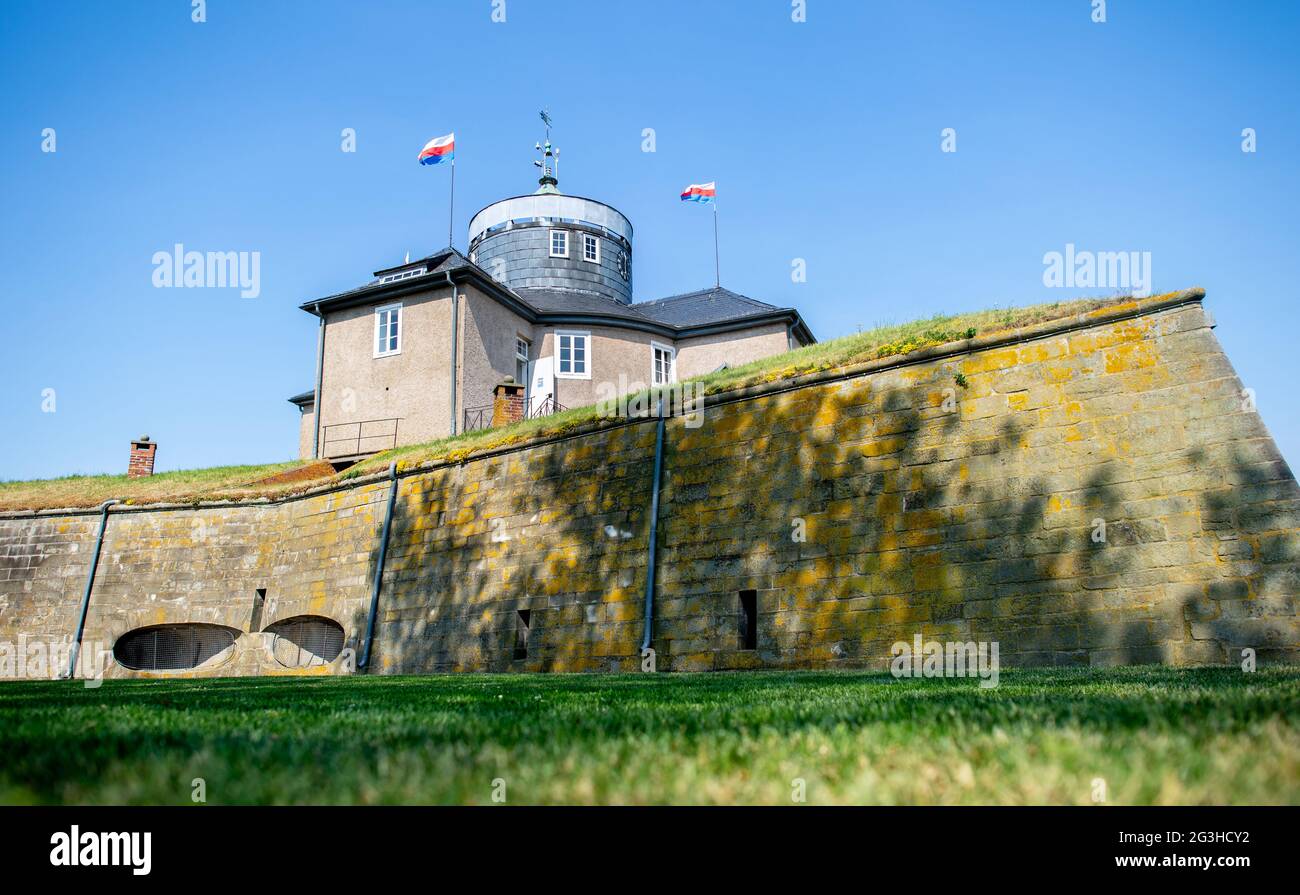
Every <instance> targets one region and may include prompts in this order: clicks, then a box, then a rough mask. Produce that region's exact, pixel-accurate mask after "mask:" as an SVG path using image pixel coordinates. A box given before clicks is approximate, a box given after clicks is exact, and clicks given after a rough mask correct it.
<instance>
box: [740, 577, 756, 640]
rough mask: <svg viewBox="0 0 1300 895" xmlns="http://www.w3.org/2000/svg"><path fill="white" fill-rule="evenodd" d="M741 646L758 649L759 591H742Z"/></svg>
mask: <svg viewBox="0 0 1300 895" xmlns="http://www.w3.org/2000/svg"><path fill="white" fill-rule="evenodd" d="M739 602H740V648H741V649H746V650H748V649H758V591H756V590H742V591H741V592H740V600H739Z"/></svg>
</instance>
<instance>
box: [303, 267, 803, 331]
mask: <svg viewBox="0 0 1300 895" xmlns="http://www.w3.org/2000/svg"><path fill="white" fill-rule="evenodd" d="M419 264H424V265H425V267H426V268H427V271H426V273H424V274H421V275H419V276H415V277H410V278H408V279H404V280H398V281H396V282H391V283H381V282H380V278H382V277H383V276H384V275H386V274H390V273H395V272H397V271H401V270H405V269H407V268H410V267H413V266H417V265H419ZM448 274H450V275H451V278H452V280H453V282H457V283H461V282H465V281H472V282H474V283H475V285H477V286H478V287H479V288H480V289H482V290H483V291H484V292H486V293H487V294H488V295H490V296H492V297H493V298H495V299H497V300H498V301H500V302H501V303H502V304H504V305H506V306H507V307H509V308H510V309H511V310H513V311H515V312H516V313H518V314H519V315H520V316H522V317H523V318H524V319H525V320H528V321H529V322H530V323H555V324H569V323H587V324H597V325H599V324H601V323H605V324H607V325H610V326H626V327H630V328H632V329H640V330H647V331H650V332H654V333H658V334H660V335H663V336H667V337H669V338H686V337H689V336H693V335H705V334H708V333H712V332H727V331H729V330H736V329H745V328H747V327H750V326H757V325H759V324H762V323H769V322H770V323H776V322H781V321H784V322H786V323H787V324H788V325H789V326H790V328H791V329H792V330H793V331H794V334H795V337H796V338H797V339H798V340H799V341H800V342H801V343H803V344H809V343H812V342H815V341H817V339H816V338H815V337H814V336H813V334H812V331H811V330H809V329H808V326H807V324H805V323H804V321H803V318H802V317H800V316H799V312H798V311H797V310H795V309H794V308H780V307H777V306H776V305H770V304H767V303H766V302H761V301H756V300H755V299H752V298H749V297H747V296H744V295H740V294H739V293H736V292H732V291H731V290H730V289H723V288H720V287H714V288H712V289H702V290H699V291H696V292H686V293H683V294H681V295H672V296H669V297H667V298H660V299H655V300H654V301H644V302H636V303H634V304H630V305H625V304H622V303H621V302H617V301H614V300H613V299H609V298H604V297H602V296H599V295H593V294H591V293H588V292H576V291H568V290H561V289H522V288H521V289H510V288H509V287H507V286H504V285H502V284H501V283H498V282H497V281H496V280H494V279H492V276H491V275H490V274H489V273H488V272H487V271H485V270H483V269H482V268H481V267H479V266H478V265H477V264H475V263H474V262H472V261H470V260H469V259H468V258H466V257H465V256H464V255H462V254H461V253H460V252H458V251H457V250H456V249H454V248H445V249H442V250H440V251H437V252H434V253H433V254H432V255H429V256H427V257H425V258H421V259H419V260H417V261H412V262H410V263H409V264H401V265H399V266H397V267H390V268H385V269H384V270H377V271H375V274H374V275H375V279H374V280H372V281H371V282H369V283H367V284H365V285H364V286H358V287H357V288H355V289H349V290H348V291H346V292H339V293H337V294H335V295H330V296H327V297H325V298H322V299H318V300H316V301H308V302H304V303H303V304H301V305H299V307H301V308H302V309H303V310H304V311H308V312H310V313H312V314H318V313H319V312H321V311H332V310H337V309H340V308H347V307H354V306H356V305H361V304H369V303H370V302H373V301H376V300H379V299H386V298H392V297H396V296H399V295H406V294H409V293H412V292H422V291H424V290H426V289H429V288H431V287H432V288H436V286H437V283H438V282H439V281H444V282H445V280H446V278H447V275H448Z"/></svg>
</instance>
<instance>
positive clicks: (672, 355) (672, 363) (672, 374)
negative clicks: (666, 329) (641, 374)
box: [650, 341, 677, 385]
mask: <svg viewBox="0 0 1300 895" xmlns="http://www.w3.org/2000/svg"><path fill="white" fill-rule="evenodd" d="M656 351H665V352H667V353H668V381H667V382H655V352H656ZM676 381H677V349H676V348H674V347H673V346H671V345H665V344H664V343H663V342H654V341H652V342H651V343H650V384H651V385H672V384H673V383H674V382H676Z"/></svg>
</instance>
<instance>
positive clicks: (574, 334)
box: [555, 329, 591, 379]
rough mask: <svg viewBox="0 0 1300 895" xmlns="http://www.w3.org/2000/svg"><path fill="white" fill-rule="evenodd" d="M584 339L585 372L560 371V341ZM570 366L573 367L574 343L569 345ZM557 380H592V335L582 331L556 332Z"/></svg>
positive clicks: (564, 330) (567, 330) (565, 330)
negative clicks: (564, 339)
mask: <svg viewBox="0 0 1300 895" xmlns="http://www.w3.org/2000/svg"><path fill="white" fill-rule="evenodd" d="M565 337H567V338H569V339H582V354H583V366H584V369H583V372H581V373H572V372H570V373H565V372H564V371H563V370H561V369H560V364H561V363H562V361H561V360H560V341H561V340H562V339H563V338H565ZM569 366H570V367H572V366H573V343H572V342H570V343H569ZM555 378H556V379H590V378H591V333H590V332H583V331H582V330H574V329H563V330H556V331H555Z"/></svg>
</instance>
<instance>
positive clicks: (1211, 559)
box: [350, 364, 1300, 672]
mask: <svg viewBox="0 0 1300 895" xmlns="http://www.w3.org/2000/svg"><path fill="white" fill-rule="evenodd" d="M912 375H913V376H914V377H915V381H914V383H913V384H911V385H908V386H906V387H894V388H885V389H881V390H877V389H878V388H879V383H877V382H869V381H866V380H852V381H850V382H848V383H840V384H838V385H828V386H820V387H812V388H806V389H803V390H801V391H799V392H798V393H787V394H785V395H777V396H769V397H765V398H761V399H758V400H756V401H755V402H750V403H746V404H729V405H725V406H720V407H712V408H710V409H709V410H708V412H707V418H706V422H705V424H704V426H703V427H702V428H701V429H699V430H694V431H692V430H689V429H686V428H685V427H684V426H683V424H682V421H681V420H680V419H674V420H670V421H669V423H668V426H667V443H666V450H665V464H664V470H665V471H664V479H663V488H664V492H663V498H662V503H661V508H660V538H661V547H660V552H659V565H658V575H659V578H660V585H659V587H658V588H657V589H656V597H655V601H656V626H655V638H654V646H655V648H656V650H657V651H658V653H659V667H660V670H691V669H699V670H708V669H720V668H741V667H758V666H774V665H775V666H781V667H809V666H836V665H845V666H869V667H881V668H883V667H886V666H887V664H888V660H889V655H890V654H889V647H890V645H891V644H892V643H893V642H895V641H898V640H904V641H910V640H911V636H912V634H914V633H921V634H923V636H924V637H926V638H927V639H939V640H944V639H950V640H961V641H967V640H976V641H992V640H996V641H999V643H1000V648H1001V660H1002V662H1003V664H1004V665H1051V664H1056V665H1088V664H1094V665H1096V664H1101V665H1115V664H1134V663H1147V662H1177V663H1179V664H1193V663H1222V662H1226V661H1232V657H1231V656H1230V655H1229V653H1228V651H1229V649H1236V648H1238V647H1240V646H1245V645H1250V646H1255V647H1257V648H1263V647H1271V648H1273V652H1272V653H1270V654H1269V655H1276V656H1279V657H1289V658H1292V659H1294V658H1295V651H1294V643H1293V642H1292V640H1293V638H1292V635H1291V633H1290V632H1289V631H1288V630H1287V629H1286V628H1285V627H1284V626H1283V625H1272V626H1270V625H1271V623H1270V622H1269V621H1268V620H1267V618H1266V616H1270V615H1288V614H1289V615H1290V616H1292V617H1294V615H1295V596H1294V594H1295V593H1296V591H1297V589H1298V588H1297V583H1298V581H1297V579H1298V577H1300V576H1298V575H1297V569H1296V566H1295V563H1296V562H1297V560H1298V559H1300V557H1297V556H1296V548H1295V542H1294V538H1293V536H1291V535H1285V534H1282V535H1278V536H1277V537H1270V536H1269V535H1268V534H1267V532H1269V531H1273V530H1285V529H1287V528H1288V527H1289V528H1291V529H1294V528H1295V527H1296V525H1297V522H1296V519H1295V516H1296V514H1297V512H1298V511H1297V509H1296V507H1295V501H1296V497H1297V491H1296V484H1295V481H1294V479H1293V478H1291V477H1290V472H1289V470H1287V469H1286V466H1285V463H1284V462H1282V461H1281V458H1280V457H1276V459H1267V458H1266V461H1265V462H1261V461H1260V460H1259V459H1258V458H1252V457H1250V456H1247V455H1245V454H1242V453H1238V454H1237V455H1236V456H1234V459H1233V462H1232V463H1231V464H1230V466H1229V467H1228V468H1225V469H1219V470H1214V469H1206V468H1205V466H1206V464H1207V463H1208V462H1209V461H1208V460H1207V457H1206V454H1205V452H1204V451H1203V450H1200V449H1189V450H1186V451H1173V452H1170V453H1172V454H1179V455H1182V454H1185V455H1186V457H1187V459H1188V460H1189V461H1190V464H1191V466H1192V467H1197V468H1200V469H1201V471H1202V473H1204V474H1211V475H1222V476H1223V481H1224V487H1222V488H1220V489H1215V490H1211V491H1208V492H1203V493H1200V494H1196V493H1194V492H1190V491H1189V492H1173V491H1171V492H1170V493H1168V494H1165V493H1164V490H1163V488H1164V486H1163V485H1160V486H1158V487H1157V488H1156V491H1155V492H1153V493H1152V494H1151V495H1150V498H1142V499H1138V498H1137V497H1136V496H1135V494H1136V493H1137V492H1135V491H1134V487H1135V486H1136V485H1137V484H1139V483H1142V482H1148V481H1153V480H1154V479H1156V478H1160V477H1159V476H1156V475H1154V474H1151V475H1148V474H1147V473H1146V472H1145V470H1144V468H1143V465H1144V464H1145V463H1147V462H1148V460H1149V459H1150V458H1149V457H1148V456H1146V455H1140V456H1137V457H1134V458H1126V457H1124V456H1122V455H1120V454H1112V455H1107V454H1106V453H1105V452H1103V451H1102V450H1101V447H1100V438H1099V436H1098V430H1096V429H1094V436H1095V437H1094V439H1093V440H1092V443H1088V442H1087V441H1086V440H1085V443H1084V444H1082V445H1080V446H1079V447H1078V448H1074V449H1070V448H1067V447H1066V446H1061V447H1060V448H1059V449H1056V450H1055V456H1056V457H1057V458H1058V459H1059V463H1058V464H1057V465H1056V466H1055V467H1053V468H1047V469H1043V468H1041V465H1035V463H1033V462H1029V461H1026V459H1025V458H1026V457H1027V456H1029V455H1030V452H1031V450H1030V449H1031V441H1032V439H1033V437H1034V434H1035V432H1041V431H1042V430H1041V429H1039V428H1038V427H1036V426H1027V425H1025V424H1024V423H1022V422H1021V420H1022V419H1027V418H1031V417H1033V414H1032V413H1028V414H1025V413H1019V414H1012V415H1010V416H1007V415H1006V414H1005V413H1004V414H1003V415H1002V417H1003V418H1001V419H995V418H994V417H993V416H990V415H985V416H984V417H971V416H968V415H966V409H967V408H965V407H964V406H962V405H963V402H964V401H965V400H966V399H965V398H962V397H961V396H960V395H959V400H958V404H959V409H958V410H957V411H955V412H946V413H945V412H942V411H941V410H940V409H939V408H938V407H937V403H936V401H935V399H934V395H935V394H936V391H937V390H938V389H941V388H942V387H943V386H944V385H945V384H950V383H951V382H952V381H953V380H952V368H950V367H948V366H947V365H943V364H936V365H934V366H933V367H932V368H930V369H928V370H926V371H924V372H923V373H922V374H915V373H914V374H912ZM1098 425H1099V424H1098ZM1260 429H1262V425H1261V426H1260ZM985 430H987V431H988V435H987V436H986V437H979V436H980V435H981V433H983V432H984V431H985ZM653 433H654V421H653V420H647V421H644V422H639V423H636V424H633V425H630V426H626V427H623V428H619V429H615V430H612V431H607V432H604V433H598V434H595V435H588V436H583V437H580V438H576V439H572V440H569V441H563V442H559V443H556V444H552V445H548V446H544V447H539V448H534V449H531V450H529V451H525V452H519V453H515V454H510V455H506V456H502V457H495V458H490V459H486V460H473V461H470V462H469V463H468V464H466V465H464V466H454V467H448V468H445V469H442V470H438V471H435V472H433V473H430V474H429V475H428V476H427V477H412V478H406V479H402V480H401V490H400V491H399V497H398V500H397V504H396V507H395V510H394V518H393V532H392V541H391V546H390V553H389V557H388V563H387V568H386V571H385V575H384V587H383V592H382V593H381V596H380V603H379V613H378V623H377V627H376V640H375V647H374V659H373V660H372V661H373V663H374V665H373V670H374V671H376V672H380V671H389V672H399V671H400V672H437V671H460V670H491V671H509V670H519V671H523V670H527V671H552V670H559V671H587V670H624V671H631V670H635V669H636V668H637V665H638V662H637V647H638V643H639V639H640V635H641V593H642V590H643V589H644V584H645V577H644V576H645V555H646V540H647V536H648V519H647V513H648V506H649V502H650V491H649V488H650V476H651V470H652V464H653V437H654V436H653ZM1256 438H1258V439H1261V440H1262V442H1263V441H1267V436H1266V435H1264V436H1256ZM1262 442H1261V443H1262ZM1048 443H1050V442H1048ZM1268 445H1269V447H1270V449H1272V448H1271V442H1269V443H1268ZM728 446H729V447H728ZM1272 451H1273V453H1274V454H1276V450H1275V449H1272ZM1076 467H1078V468H1076ZM975 473H979V477H978V478H972V477H971V476H972V475H974V474H975ZM1168 481H1169V483H1170V486H1169V487H1170V488H1173V483H1174V481H1175V477H1174V476H1173V475H1169V476H1168ZM1162 498H1163V499H1167V500H1169V501H1170V504H1169V506H1168V507H1166V508H1165V512H1158V511H1154V510H1150V509H1148V508H1142V507H1140V506H1139V505H1140V504H1142V503H1143V502H1144V501H1145V500H1147V499H1152V500H1154V499H1162ZM1288 500H1289V501H1291V502H1292V503H1291V504H1286V503H1283V504H1281V505H1279V506H1270V505H1268V502H1269V501H1284V502H1285V501H1288ZM1183 503H1187V504H1188V505H1190V506H1191V508H1192V510H1194V512H1193V513H1192V514H1191V515H1195V516H1196V521H1194V522H1193V521H1188V520H1183V519H1182V518H1181V517H1184V516H1189V513H1186V512H1178V511H1179V510H1180V509H1182V508H1183ZM1278 514H1281V515H1278ZM1274 516H1276V518H1272V517H1274ZM796 517H798V518H804V519H806V520H807V521H808V537H807V540H806V541H804V542H793V541H791V539H790V531H791V524H792V520H794V519H795V518H796ZM1171 517H1179V518H1178V519H1177V520H1176V524H1177V526H1183V525H1190V526H1191V527H1190V528H1183V527H1173V526H1174V525H1175V523H1174V522H1169V523H1168V524H1167V523H1166V522H1164V521H1161V520H1162V519H1163V518H1171ZM496 519H501V520H504V521H502V522H499V523H498V522H493V521H491V520H496ZM1098 522H1101V523H1104V524H1103V525H1101V526H1100V527H1099V525H1098ZM379 524H382V519H379V520H378V521H377V525H376V537H375V541H374V543H375V546H374V549H373V552H372V555H371V559H370V568H371V570H372V574H373V569H374V567H375V565H376V563H377V562H378V543H379V537H378V527H379ZM611 531H612V532H613V534H610V532H611ZM1099 533H1101V537H1100V538H1099V537H1098V534H1099ZM502 537H505V538H508V540H499V538H502ZM1243 544H1244V545H1245V546H1242V545H1243ZM1247 548H1248V549H1247ZM1225 563H1227V565H1224V564H1225ZM1288 564H1289V565H1288ZM746 588H754V589H756V590H757V591H758V593H759V598H760V603H759V613H760V620H761V623H760V626H759V632H760V633H759V642H758V648H757V650H755V651H745V650H741V649H740V648H739V647H740V644H739V643H738V638H737V632H738V630H739V621H738V619H739V614H738V609H737V605H736V599H737V597H736V595H737V592H738V591H740V590H744V589H746ZM1234 607H1235V608H1234ZM519 610H526V611H528V612H529V613H530V624H529V627H530V633H529V635H528V636H529V642H528V655H527V658H522V659H515V658H513V656H514V653H515V646H516V638H517V637H518V634H517V629H518V626H519V624H520V622H519V619H518V617H517V613H518V611H519ZM365 612H366V607H365V606H363V607H362V608H361V610H359V612H358V613H357V614H356V616H354V617H353V619H352V627H351V629H350V630H352V631H356V632H357V634H358V637H359V636H361V635H363V634H364V630H365V621H366V618H365ZM358 652H360V644H359V643H358Z"/></svg>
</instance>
